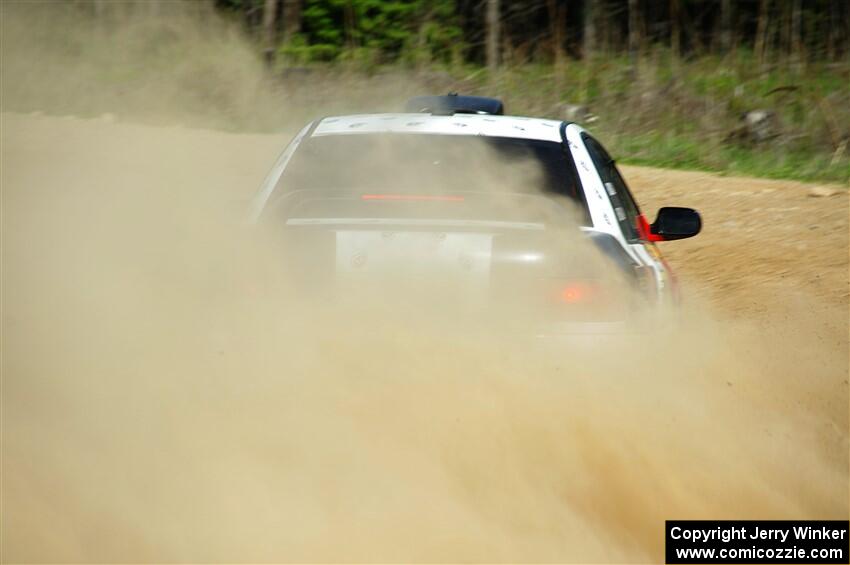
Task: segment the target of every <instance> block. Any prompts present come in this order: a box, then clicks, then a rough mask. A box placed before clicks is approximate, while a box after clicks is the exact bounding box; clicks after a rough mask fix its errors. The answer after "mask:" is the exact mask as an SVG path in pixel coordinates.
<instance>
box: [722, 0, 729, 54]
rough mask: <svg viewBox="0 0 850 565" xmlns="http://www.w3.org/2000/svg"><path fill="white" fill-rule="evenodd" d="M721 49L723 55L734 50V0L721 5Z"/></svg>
mask: <svg viewBox="0 0 850 565" xmlns="http://www.w3.org/2000/svg"><path fill="white" fill-rule="evenodd" d="M720 49H721V51H722V52H723V53H728V52H729V51H730V50H731V49H732V0H723V1H722V2H721V4H720Z"/></svg>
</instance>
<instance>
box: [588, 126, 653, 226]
mask: <svg viewBox="0 0 850 565" xmlns="http://www.w3.org/2000/svg"><path fill="white" fill-rule="evenodd" d="M584 143H585V146H586V147H587V151H588V153H590V158H591V159H592V160H593V164H594V165H595V166H596V169H597V170H598V171H599V177H600V178H601V179H602V184H603V185H604V186H605V193H606V194H607V195H608V198H609V199H610V200H611V206H612V207H613V208H614V213H615V214H616V216H617V221H618V223H619V224H620V229H621V230H622V231H623V235H625V236H626V239H627V240H629V241H638V240H639V239H640V233H639V232H638V229H637V225H638V216H639V215H640V209H639V208H638V207H637V203H636V202H635V200H634V198H632V195H631V193H630V192H629V189H628V187H627V186H626V182H625V181H624V180H623V177H622V175H620V171H618V170H617V166H616V165H615V164H614V160H613V159H612V158H611V157H610V156H609V155H608V152H607V151H605V148H604V147H602V145H601V144H600V143H599V142H598V141H596V140H595V139H593V138H592V137H589V136H585V137H584Z"/></svg>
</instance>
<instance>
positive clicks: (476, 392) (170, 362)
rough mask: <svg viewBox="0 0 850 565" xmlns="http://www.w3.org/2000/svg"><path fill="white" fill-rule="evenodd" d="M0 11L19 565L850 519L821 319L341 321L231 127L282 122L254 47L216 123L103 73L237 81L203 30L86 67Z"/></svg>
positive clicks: (8, 550)
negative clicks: (263, 214)
mask: <svg viewBox="0 0 850 565" xmlns="http://www.w3.org/2000/svg"><path fill="white" fill-rule="evenodd" d="M2 9H3V38H4V39H3V61H2V63H3V65H2V68H3V76H2V79H3V96H4V98H3V99H4V102H3V104H4V107H3V111H4V112H3V114H2V178H0V180H2V197H3V200H2V208H3V209H2V214H3V216H2V219H3V233H2V236H3V244H2V245H3V250H2V251H3V265H2V267H3V281H2V282H3V290H2V293H3V294H2V300H3V314H2V330H3V332H2V333H3V338H2V340H3V341H2V351H3V364H2V385H3V386H2V434H3V437H2V466H3V469H2V471H3V473H2V475H3V479H2V513H3V515H2V544H0V545H2V559H3V560H4V561H10V562H33V561H63V562H105V561H114V562H130V561H132V562H141V561H158V562H165V561H169V562H176V561H194V562H200V561H210V562H212V561H230V562H237V561H238V562H248V561H254V562H260V561H291V562H294V561H300V562H305V561H311V562H317V561H349V562H351V561H416V562H426V561H427V562H436V561H534V562H542V561H559V562H564V561H576V562H577V561H581V562H650V561H659V560H661V558H662V552H663V527H664V526H663V521H664V520H665V519H689V518H690V519H698V518H704V519H724V518H726V519H733V518H735V519H748V518H750V519H756V518H758V519H767V518H773V519H783V518H786V519H803V518H824V519H827V518H834V519H839V518H846V516H847V513H848V466H847V464H848V461H847V457H848V456H847V451H848V432H847V410H848V406H847V403H846V402H843V401H842V399H841V395H842V394H843V395H844V396H845V399H846V392H847V391H846V378H847V359H846V355H847V347H846V329H845V330H844V333H839V334H838V335H839V336H840V337H839V338H838V339H837V341H836V340H833V341H831V342H829V343H825V342H824V341H823V339H822V338H821V337H820V334H819V333H818V332H817V331H814V330H812V331H809V330H810V329H812V328H816V327H817V324H819V323H820V320H818V319H812V318H813V317H812V316H809V317H807V316H805V314H804V312H805V311H807V310H809V311H810V310H811V308H810V305H811V302H810V301H809V300H808V299H807V298H806V297H799V296H797V300H798V301H799V303H800V304H799V308H798V309H796V310H794V316H793V317H792V318H791V319H788V318H787V317H785V316H784V315H782V316H777V319H776V320H773V323H771V324H766V323H764V322H759V324H752V323H749V324H748V323H747V322H746V321H736V322H734V323H732V322H729V321H728V320H725V319H724V318H723V317H722V316H718V315H716V314H715V313H714V312H713V311H712V307H711V306H710V305H706V304H701V303H700V302H699V301H697V300H691V301H689V302H688V303H687V304H688V305H687V306H686V308H685V309H684V311H683V312H681V313H680V314H678V316H679V317H680V320H679V323H680V324H681V325H680V326H678V328H679V329H678V330H677V331H672V332H670V331H663V330H661V329H659V330H657V331H655V327H652V328H649V327H648V328H647V329H646V331H645V332H644V333H642V334H641V336H640V337H637V338H619V339H611V340H605V341H598V342H591V343H585V344H581V345H580V346H572V347H563V346H561V345H559V344H552V343H546V342H541V341H540V340H532V339H520V338H517V339H514V338H512V337H508V338H506V337H499V335H498V332H464V331H448V330H447V327H448V326H451V325H452V320H453V319H454V318H455V316H454V312H452V311H441V309H440V308H437V307H431V308H430V311H429V312H428V313H427V314H425V313H423V312H418V314H419V315H418V316H417V317H415V318H409V317H406V316H401V315H393V311H392V310H391V309H387V308H384V307H383V306H382V303H380V302H377V301H376V302H370V303H366V304H361V305H360V309H359V310H356V311H355V310H346V311H345V315H342V314H341V313H340V311H339V310H337V309H335V308H333V307H329V306H328V304H327V303H326V302H325V301H323V300H321V297H320V298H319V299H310V300H307V299H304V300H302V299H301V297H300V296H298V295H293V292H292V288H291V287H290V286H288V285H287V281H286V273H285V272H284V273H281V272H280V270H279V268H278V267H277V266H276V262H275V261H276V257H277V255H276V254H277V253H278V251H279V249H278V247H277V246H278V242H277V241H276V240H274V239H273V238H268V237H266V235H265V234H264V235H263V236H262V237H261V238H260V239H259V240H258V237H257V231H256V230H252V229H246V227H245V225H244V222H243V219H244V217H245V216H246V214H247V204H246V201H247V199H248V198H249V197H250V196H251V194H252V193H253V191H254V190H255V189H256V187H257V186H259V184H260V182H261V181H262V179H263V176H264V174H265V173H266V171H267V170H268V168H269V167H270V166H271V164H272V163H273V162H274V159H275V157H276V155H277V154H278V153H279V151H280V150H281V148H282V147H283V146H284V144H285V143H286V141H287V140H288V138H289V136H290V135H291V133H292V132H291V131H290V132H286V133H285V134H284V133H280V134H256V133H247V131H248V130H247V129H244V130H243V131H242V133H238V132H233V131H230V132H229V133H226V132H223V131H221V129H215V128H222V127H226V128H228V129H234V128H235V127H236V126H234V124H237V123H239V126H240V127H241V128H250V127H251V124H250V120H249V122H243V121H242V118H243V117H244V116H248V112H247V111H246V110H238V108H240V106H239V105H238V103H231V101H233V100H252V101H253V100H271V99H272V98H273V96H272V94H269V92H268V91H266V90H264V89H265V88H266V86H264V85H265V84H266V83H265V81H266V80H267V79H266V78H265V77H264V76H263V74H262V69H261V67H260V66H259V65H258V64H257V61H256V59H255V58H254V55H253V54H252V52H251V50H250V49H248V48H247V47H246V46H245V45H244V43H242V40H241V39H239V35H238V33H237V32H235V31H233V32H231V33H232V35H230V36H229V37H231V38H232V41H233V45H234V50H233V51H232V52H231V51H230V50H227V53H228V54H227V56H228V57H232V59H229V61H230V63H228V64H230V65H232V68H235V69H239V72H240V73H243V74H240V75H237V76H236V77H233V79H232V81H231V82H229V83H228V85H229V86H228V87H227V88H230V89H232V92H233V94H232V95H231V94H228V95H226V96H225V100H227V102H225V103H223V104H224V106H218V104H221V102H220V100H218V101H216V102H215V103H214V104H213V105H212V107H213V110H210V105H208V104H206V103H205V102H204V101H203V100H201V99H196V100H195V101H194V103H193V104H191V107H186V106H184V104H185V100H183V101H180V102H176V101H175V100H177V99H181V97H182V96H183V95H184V94H185V93H186V85H185V83H180V82H179V81H176V80H175V78H174V77H175V75H174V73H175V72H177V71H175V68H173V67H171V66H168V67H166V68H163V69H160V70H159V71H158V72H159V73H160V74H159V75H157V74H151V75H148V76H147V78H146V79H145V89H146V94H145V95H144V96H142V95H138V97H137V95H135V94H133V95H128V96H129V100H128V99H127V98H126V97H122V96H121V95H118V94H116V92H117V91H110V88H114V86H110V84H112V79H111V78H108V77H107V78H103V77H98V76H97V73H98V72H100V71H104V72H105V70H107V69H108V70H110V73H111V72H112V71H114V70H115V68H116V67H114V66H113V63H114V58H113V56H114V54H115V52H116V49H112V50H111V51H110V49H109V47H110V45H111V43H110V42H109V41H106V42H103V37H111V38H122V37H125V35H124V34H125V33H126V37H132V38H136V40H138V41H142V40H143V39H144V38H146V37H147V35H145V34H149V33H153V32H157V33H160V32H161V33H163V34H166V33H167V34H171V35H170V36H169V37H176V38H177V39H175V40H174V43H173V44H172V45H178V46H180V47H179V53H180V55H181V57H180V62H179V63H178V64H176V66H177V67H179V68H183V69H187V68H193V67H192V65H193V64H194V63H193V61H194V60H195V58H200V59H203V60H205V61H206V63H205V64H206V65H209V67H208V68H209V69H210V73H209V74H208V76H211V77H214V82H215V81H216V80H218V77H219V75H218V74H217V73H218V71H219V70H220V69H219V68H218V67H216V65H218V64H219V61H218V59H217V58H213V59H205V58H206V57H208V55H209V54H208V53H205V52H204V49H202V48H201V47H204V46H207V45H208V44H207V43H204V39H203V38H204V37H206V36H205V35H204V33H203V31H199V30H198V28H197V27H194V24H191V22H193V21H194V20H192V19H191V18H190V17H189V16H188V15H186V16H185V18H184V19H182V20H179V21H180V25H179V26H176V25H173V22H174V21H175V20H173V19H170V20H169V19H163V16H162V14H151V15H149V17H150V19H145V20H144V22H142V24H143V26H144V27H145V29H147V30H148V31H146V32H145V34H142V33H141V32H137V31H136V30H137V29H138V26H139V25H141V24H137V23H136V22H134V21H133V20H132V19H129V21H128V20H126V19H121V16H120V14H113V15H112V16H111V17H112V18H113V19H114V21H111V20H110V21H107V22H106V23H105V24H104V23H103V22H101V23H100V24H98V25H106V26H108V27H107V29H106V30H101V31H97V30H94V31H92V34H95V35H94V39H93V40H92V41H91V42H86V41H84V39H82V38H81V36H80V35H77V34H73V33H71V32H68V33H66V34H65V36H68V34H71V35H73V37H74V38H75V40H78V41H81V43H79V44H78V45H77V47H76V49H74V50H70V51H67V52H66V51H63V50H62V49H58V48H50V49H48V48H46V47H44V48H41V50H30V48H32V49H36V47H35V46H34V45H32V43H31V42H30V41H29V40H28V39H27V35H26V34H23V33H22V32H21V29H22V27H24V26H23V23H26V22H29V21H31V20H30V19H29V18H32V17H35V16H34V15H33V14H36V15H37V17H38V18H41V19H40V23H41V28H40V29H39V30H36V31H33V36H32V37H33V38H34V39H38V38H41V37H42V36H46V35H49V33H48V31H49V30H50V29H51V27H52V24H51V22H53V23H55V22H56V21H58V22H66V23H67V20H65V19H64V18H67V17H72V16H69V15H68V14H67V13H64V12H63V14H60V15H56V14H54V13H52V12H51V8H50V5H47V7H45V5H43V4H42V5H39V7H38V8H37V9H36V10H35V11H34V12H27V11H26V10H24V8H23V7H22V6H20V5H19V6H12V5H11V3H4V4H3V5H2ZM54 9H55V7H54ZM193 9H195V8H193ZM62 10H63V11H64V10H66V8H65V7H63V8H62ZM181 13H183V12H181ZM125 16H126V14H125ZM73 17H77V16H73ZM181 17H183V16H181ZM53 18H56V19H55V20H54V19H53ZM160 20H162V23H161V24H158V23H157V22H159V21H160ZM86 21H87V22H88V23H85V25H94V24H92V23H91V21H88V20H86ZM201 21H203V22H205V23H204V25H205V26H207V28H208V27H209V26H222V29H230V27H229V25H228V24H226V23H223V22H220V21H218V20H215V19H214V16H213V15H212V14H211V13H210V12H205V15H204V16H203V17H202V20H201ZM80 25H83V24H80ZM158 26H160V27H158ZM125 28H126V31H125ZM53 30H54V31H56V33H58V34H59V36H62V34H61V33H59V31H58V30H56V28H55V26H54V27H53ZM99 33H103V34H106V35H105V36H99V35H97V34H99ZM13 38H14V42H15V45H10V43H11V41H12V39H13ZM35 43H38V41H35ZM153 44H154V45H155V44H156V42H154V43H153ZM142 45H145V43H144V42H143V43H142ZM193 46H195V47H197V49H195V48H193ZM117 51H118V52H119V53H121V57H125V56H127V53H128V51H122V50H121V49H118V50H117ZM139 52H141V53H147V52H148V49H141V48H140V49H139ZM60 55H61V58H60ZM125 63H126V64H127V65H128V67H129V68H136V69H141V70H140V72H142V71H143V70H144V69H146V68H147V67H146V65H147V63H146V62H145V60H142V59H128V60H125ZM60 64H61V65H62V66H63V68H64V67H67V66H68V65H69V64H70V65H74V66H78V67H79V68H81V69H90V72H91V73H92V79H91V81H88V84H87V85H86V86H85V87H84V88H83V87H82V86H80V90H76V89H75V88H76V87H75V88H71V86H74V85H77V86H79V85H80V84H81V82H78V81H77V79H75V78H72V77H71V78H69V77H70V76H71V75H73V73H70V75H69V74H68V73H67V72H64V73H63V72H61V71H57V73H58V74H54V73H51V72H40V70H44V69H55V68H58V67H55V66H54V65H60ZM178 74H179V73H178ZM110 76H111V75H110ZM157 76H160V78H157ZM66 81H70V82H66ZM119 82H121V80H119ZM243 85H244V87H245V89H246V91H244V92H240V89H241V88H242V87H243ZM101 88H102V92H101V96H102V98H100V99H98V98H94V99H93V98H92V97H91V96H90V95H89V92H90V91H91V89H101ZM193 88H194V87H193ZM118 90H120V89H118ZM189 90H190V91H191V88H190V89H189ZM32 92H41V94H39V96H41V98H39V97H33V98H31V99H30V98H29V97H28V96H25V95H24V93H32ZM156 92H172V93H174V97H171V98H168V97H163V98H158V97H156V96H150V94H151V93H156ZM277 94H281V93H279V92H278V93H277ZM284 94H285V93H284ZM186 95H187V96H189V94H186ZM33 96H34V95H33ZM243 96H244V98H243ZM266 97H269V98H266ZM60 98H61V100H59V99H60ZM148 99H149V100H150V101H151V105H150V106H149V107H146V105H145V103H144V101H145V100H148ZM27 100H30V102H28V103H29V104H30V107H23V106H22V104H24V102H25V101H27ZM57 100H58V101H57ZM93 100H94V101H93ZM95 101H96V103H95ZM279 102H280V106H279V107H282V108H286V110H285V111H286V112H287V117H286V119H287V120H292V121H293V123H295V122H297V121H298V120H300V121H301V122H302V123H304V122H306V121H308V120H309V119H311V118H312V117H313V116H309V115H306V112H304V111H303V110H302V109H300V108H299V107H298V106H297V105H294V106H287V99H286V97H285V96H284V97H282V98H281V99H280V101H279ZM248 106H250V104H249V105H248ZM248 106H246V107H248ZM272 106H275V105H272ZM270 107H271V106H270ZM275 107H278V106H275ZM81 108H87V110H83V109H81ZM221 108H225V109H229V110H228V111H232V112H233V113H232V114H231V115H238V119H236V120H233V121H230V122H229V123H227V124H222V123H218V122H217V121H216V119H214V118H215V116H216V115H217V112H216V111H214V110H215V109H221ZM23 112H37V114H36V115H33V114H26V113H23ZM259 112H261V110H258V113H259ZM68 113H73V114H75V115H77V116H81V117H73V116H69V115H67V114H68ZM103 113H109V114H110V116H105V117H104V116H102V114H103ZM225 113H226V112H225ZM98 116H100V117H98ZM211 117H212V118H211ZM257 119H259V118H257ZM281 119H283V118H281ZM207 120H210V121H207ZM178 124H184V126H180V125H178ZM185 124H192V126H193V127H191V128H190V127H185ZM205 128H206V129H205ZM674 245H675V244H674ZM270 280H274V281H278V282H279V283H280V284H279V286H274V285H270V284H269V281H270ZM784 312H787V310H785V311H784ZM505 322H506V323H507V322H508V320H505ZM450 329H452V330H457V328H454V327H452V328H450ZM494 334H496V335H494Z"/></svg>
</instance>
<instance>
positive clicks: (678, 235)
mask: <svg viewBox="0 0 850 565" xmlns="http://www.w3.org/2000/svg"><path fill="white" fill-rule="evenodd" d="M701 229H702V219H701V218H700V216H699V212H697V211H696V210H694V209H693V208H677V207H673V206H668V207H665V208H661V209H660V210H658V216H657V217H656V218H655V222H653V224H652V225H651V226H649V231H650V232H651V233H652V234H654V235H657V236H659V237H660V238H661V240H662V241H670V240H673V239H685V238H686V237H693V236H695V235H696V234H698V233H699V231H700V230H701Z"/></svg>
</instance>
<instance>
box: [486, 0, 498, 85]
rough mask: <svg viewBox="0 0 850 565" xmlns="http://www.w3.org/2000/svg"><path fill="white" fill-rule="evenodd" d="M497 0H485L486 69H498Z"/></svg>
mask: <svg viewBox="0 0 850 565" xmlns="http://www.w3.org/2000/svg"><path fill="white" fill-rule="evenodd" d="M501 24H502V22H501V18H500V9H499V0H487V24H486V25H487V68H489V69H490V70H491V71H495V70H496V69H498V68H499V42H500V41H501V38H500V35H501Z"/></svg>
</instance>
